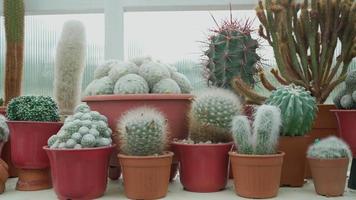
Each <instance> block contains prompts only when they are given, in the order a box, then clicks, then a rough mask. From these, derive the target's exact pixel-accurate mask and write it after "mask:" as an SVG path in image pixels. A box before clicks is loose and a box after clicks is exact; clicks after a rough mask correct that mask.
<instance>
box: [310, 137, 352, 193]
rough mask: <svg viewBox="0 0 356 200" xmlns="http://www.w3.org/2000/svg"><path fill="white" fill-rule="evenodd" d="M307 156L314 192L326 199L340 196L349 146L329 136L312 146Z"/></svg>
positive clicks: (349, 156) (348, 156)
mask: <svg viewBox="0 0 356 200" xmlns="http://www.w3.org/2000/svg"><path fill="white" fill-rule="evenodd" d="M307 155H308V161H309V164H310V168H311V172H312V176H313V180H314V187H315V191H316V192H317V193H318V194H320V195H323V196H327V197H336V196H342V195H343V194H344V190H345V183H346V177H347V169H348V166H349V159H350V158H351V151H350V148H349V146H348V145H347V144H346V143H344V142H343V141H342V140H340V139H338V138H336V137H334V136H330V137H328V138H325V139H322V140H320V141H318V140H317V141H316V142H315V143H314V144H312V145H311V146H310V147H309V149H308V154H307Z"/></svg>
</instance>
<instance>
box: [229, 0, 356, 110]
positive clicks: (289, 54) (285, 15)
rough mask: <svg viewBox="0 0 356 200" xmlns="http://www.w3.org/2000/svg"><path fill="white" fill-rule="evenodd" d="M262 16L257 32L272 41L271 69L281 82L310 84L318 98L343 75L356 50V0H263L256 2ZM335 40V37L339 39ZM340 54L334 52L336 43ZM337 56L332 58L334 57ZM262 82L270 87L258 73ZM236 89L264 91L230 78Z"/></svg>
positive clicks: (254, 97)
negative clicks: (334, 60)
mask: <svg viewBox="0 0 356 200" xmlns="http://www.w3.org/2000/svg"><path fill="white" fill-rule="evenodd" d="M256 14H257V17H258V19H259V21H260V22H261V26H260V29H259V35H260V36H261V37H263V38H265V39H266V40H267V41H268V43H269V44H270V45H271V46H272V48H273V51H274V54H275V58H276V63H277V67H278V69H272V71H271V72H272V74H273V75H274V77H275V78H276V80H277V81H279V82H280V83H281V84H282V85H289V84H291V83H294V84H296V85H300V86H303V87H305V88H306V89H307V90H309V91H310V92H311V94H312V96H314V97H315V98H316V101H317V102H318V103H323V102H324V101H325V100H326V99H327V97H328V96H329V94H330V93H331V92H332V91H333V89H334V88H335V87H336V86H337V85H338V84H340V83H341V82H342V81H343V80H345V77H346V73H347V71H348V67H349V64H350V63H351V61H352V59H353V58H354V57H355V56H356V42H355V41H356V29H355V23H356V1H353V0H335V1H331V0H304V1H302V2H301V3H300V2H297V1H296V0H289V1H275V0H265V1H264V3H263V2H262V0H260V1H259V4H258V6H257V8H256ZM338 41H340V42H338ZM338 43H339V44H340V47H341V48H340V49H341V51H340V54H338V55H336V52H338V51H335V49H336V47H337V44H338ZM333 58H336V62H333ZM260 78H261V82H262V83H263V85H264V86H265V88H267V89H269V90H274V89H275V87H274V86H273V85H272V84H271V83H270V82H269V80H268V79H266V77H265V75H264V73H263V72H261V73H260ZM234 86H235V89H237V90H238V91H239V92H240V93H242V94H244V95H245V96H246V97H248V99H250V100H253V101H255V102H256V103H261V102H263V100H264V99H265V98H266V97H263V96H261V95H259V94H257V93H256V92H254V91H253V90H252V88H250V87H249V86H248V85H246V84H244V82H243V81H242V80H241V79H236V80H235V85H234Z"/></svg>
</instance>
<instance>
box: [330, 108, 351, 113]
mask: <svg viewBox="0 0 356 200" xmlns="http://www.w3.org/2000/svg"><path fill="white" fill-rule="evenodd" d="M330 111H331V112H334V113H337V112H356V109H332V110H330Z"/></svg>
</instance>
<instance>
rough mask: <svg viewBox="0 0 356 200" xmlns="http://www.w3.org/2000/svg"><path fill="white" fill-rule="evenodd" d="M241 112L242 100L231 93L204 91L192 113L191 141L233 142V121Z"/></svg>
mask: <svg viewBox="0 0 356 200" xmlns="http://www.w3.org/2000/svg"><path fill="white" fill-rule="evenodd" d="M240 111H241V104H240V100H239V98H238V97H237V96H236V95H235V94H234V93H232V92H231V91H229V90H225V89H221V88H211V89H206V90H204V91H202V92H201V93H199V94H197V96H196V98H195V99H194V101H193V103H192V108H191V111H190V139H192V140H193V141H194V142H196V143H198V142H207V141H211V142H215V143H218V142H228V141H231V140H232V138H231V134H230V127H231V121H232V118H233V117H234V116H235V115H237V114H240Z"/></svg>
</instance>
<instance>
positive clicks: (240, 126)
mask: <svg viewBox="0 0 356 200" xmlns="http://www.w3.org/2000/svg"><path fill="white" fill-rule="evenodd" d="M280 126H281V112H280V110H279V108H278V107H276V106H271V105H262V106H260V107H259V108H258V109H257V111H256V113H255V120H254V122H253V132H252V131H251V127H250V122H249V120H248V119H247V117H246V116H241V115H237V116H235V117H234V118H233V121H232V127H231V132H232V135H233V138H234V141H235V143H236V146H237V149H238V152H239V153H241V154H255V155H264V154H275V153H276V152H277V150H276V149H277V144H278V137H279V131H280Z"/></svg>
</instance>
